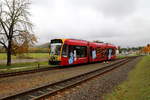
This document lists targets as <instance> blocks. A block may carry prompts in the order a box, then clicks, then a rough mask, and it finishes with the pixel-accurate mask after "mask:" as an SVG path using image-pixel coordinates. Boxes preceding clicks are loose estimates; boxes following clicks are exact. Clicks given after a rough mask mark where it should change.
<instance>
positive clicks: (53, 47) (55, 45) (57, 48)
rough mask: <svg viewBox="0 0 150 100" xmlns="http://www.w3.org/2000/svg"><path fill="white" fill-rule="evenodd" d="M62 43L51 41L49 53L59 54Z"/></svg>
mask: <svg viewBox="0 0 150 100" xmlns="http://www.w3.org/2000/svg"><path fill="white" fill-rule="evenodd" d="M61 47H62V43H51V45H50V55H60V51H61Z"/></svg>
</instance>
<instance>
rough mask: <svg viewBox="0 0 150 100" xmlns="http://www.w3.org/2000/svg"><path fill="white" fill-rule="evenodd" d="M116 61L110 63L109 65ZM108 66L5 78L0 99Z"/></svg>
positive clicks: (84, 66)
mask: <svg viewBox="0 0 150 100" xmlns="http://www.w3.org/2000/svg"><path fill="white" fill-rule="evenodd" d="M115 62H117V61H113V62H110V63H109V64H112V63H115ZM109 64H104V63H95V64H88V65H82V66H79V67H78V66H74V67H71V68H61V69H57V70H49V71H45V72H39V73H34V74H28V75H21V76H14V77H7V78H1V79H0V90H1V91H0V97H1V96H5V95H8V94H13V93H17V92H20V91H24V90H27V89H29V88H33V87H37V86H40V85H41V84H46V83H53V82H56V81H60V80H64V79H67V78H70V77H73V76H76V75H79V74H82V73H85V72H89V71H92V70H95V69H98V68H101V67H104V66H106V65H109Z"/></svg>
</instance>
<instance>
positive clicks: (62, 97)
mask: <svg viewBox="0 0 150 100" xmlns="http://www.w3.org/2000/svg"><path fill="white" fill-rule="evenodd" d="M140 60H141V57H138V58H136V59H134V60H133V61H131V62H129V63H127V64H125V65H123V66H122V67H119V68H117V69H115V70H113V71H112V72H109V73H107V74H105V75H103V76H100V77H97V78H95V79H93V80H91V81H88V82H86V83H83V84H81V85H79V86H77V87H74V88H72V89H70V90H65V91H64V92H62V93H58V94H57V95H55V96H53V97H49V98H47V100H103V94H104V93H108V92H111V91H112V89H113V88H114V87H115V86H117V85H118V84H120V83H121V82H123V81H124V80H127V76H128V73H129V71H130V70H132V69H133V68H134V66H135V65H136V64H137V63H138V62H139V61H140Z"/></svg>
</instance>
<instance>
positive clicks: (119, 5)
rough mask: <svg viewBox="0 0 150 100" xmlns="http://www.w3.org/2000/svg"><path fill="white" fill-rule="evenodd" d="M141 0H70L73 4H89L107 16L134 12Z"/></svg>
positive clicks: (118, 15)
mask: <svg viewBox="0 0 150 100" xmlns="http://www.w3.org/2000/svg"><path fill="white" fill-rule="evenodd" d="M138 1H139V0H69V2H70V3H72V5H76V6H81V7H82V6H87V7H91V8H92V9H96V10H97V11H100V12H102V13H103V14H104V15H105V16H106V17H109V16H115V17H120V16H121V17H122V16H127V15H128V14H131V13H133V12H134V11H135V10H136V8H137V4H138Z"/></svg>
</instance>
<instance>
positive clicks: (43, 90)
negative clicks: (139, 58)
mask: <svg viewBox="0 0 150 100" xmlns="http://www.w3.org/2000/svg"><path fill="white" fill-rule="evenodd" d="M133 58H135V57H130V58H126V59H123V60H121V61H120V62H116V63H114V64H111V65H107V66H105V67H103V68H99V69H97V70H94V71H91V72H87V73H83V74H80V75H78V76H75V77H71V78H69V79H65V80H62V81H59V82H55V83H50V84H43V85H42V86H39V87H37V88H32V89H29V90H25V91H23V92H21V93H16V94H13V95H8V96H5V97H2V98H0V99H3V100H39V99H41V98H45V97H47V96H50V95H51V96H52V95H55V94H57V93H58V92H60V91H63V90H65V89H68V88H71V87H74V86H76V85H79V84H81V83H84V82H86V81H88V80H90V79H92V78H94V77H97V76H100V75H103V74H105V73H108V72H110V71H112V70H114V69H116V68H118V67H121V65H124V64H126V63H128V62H129V61H131V60H132V59H133Z"/></svg>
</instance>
